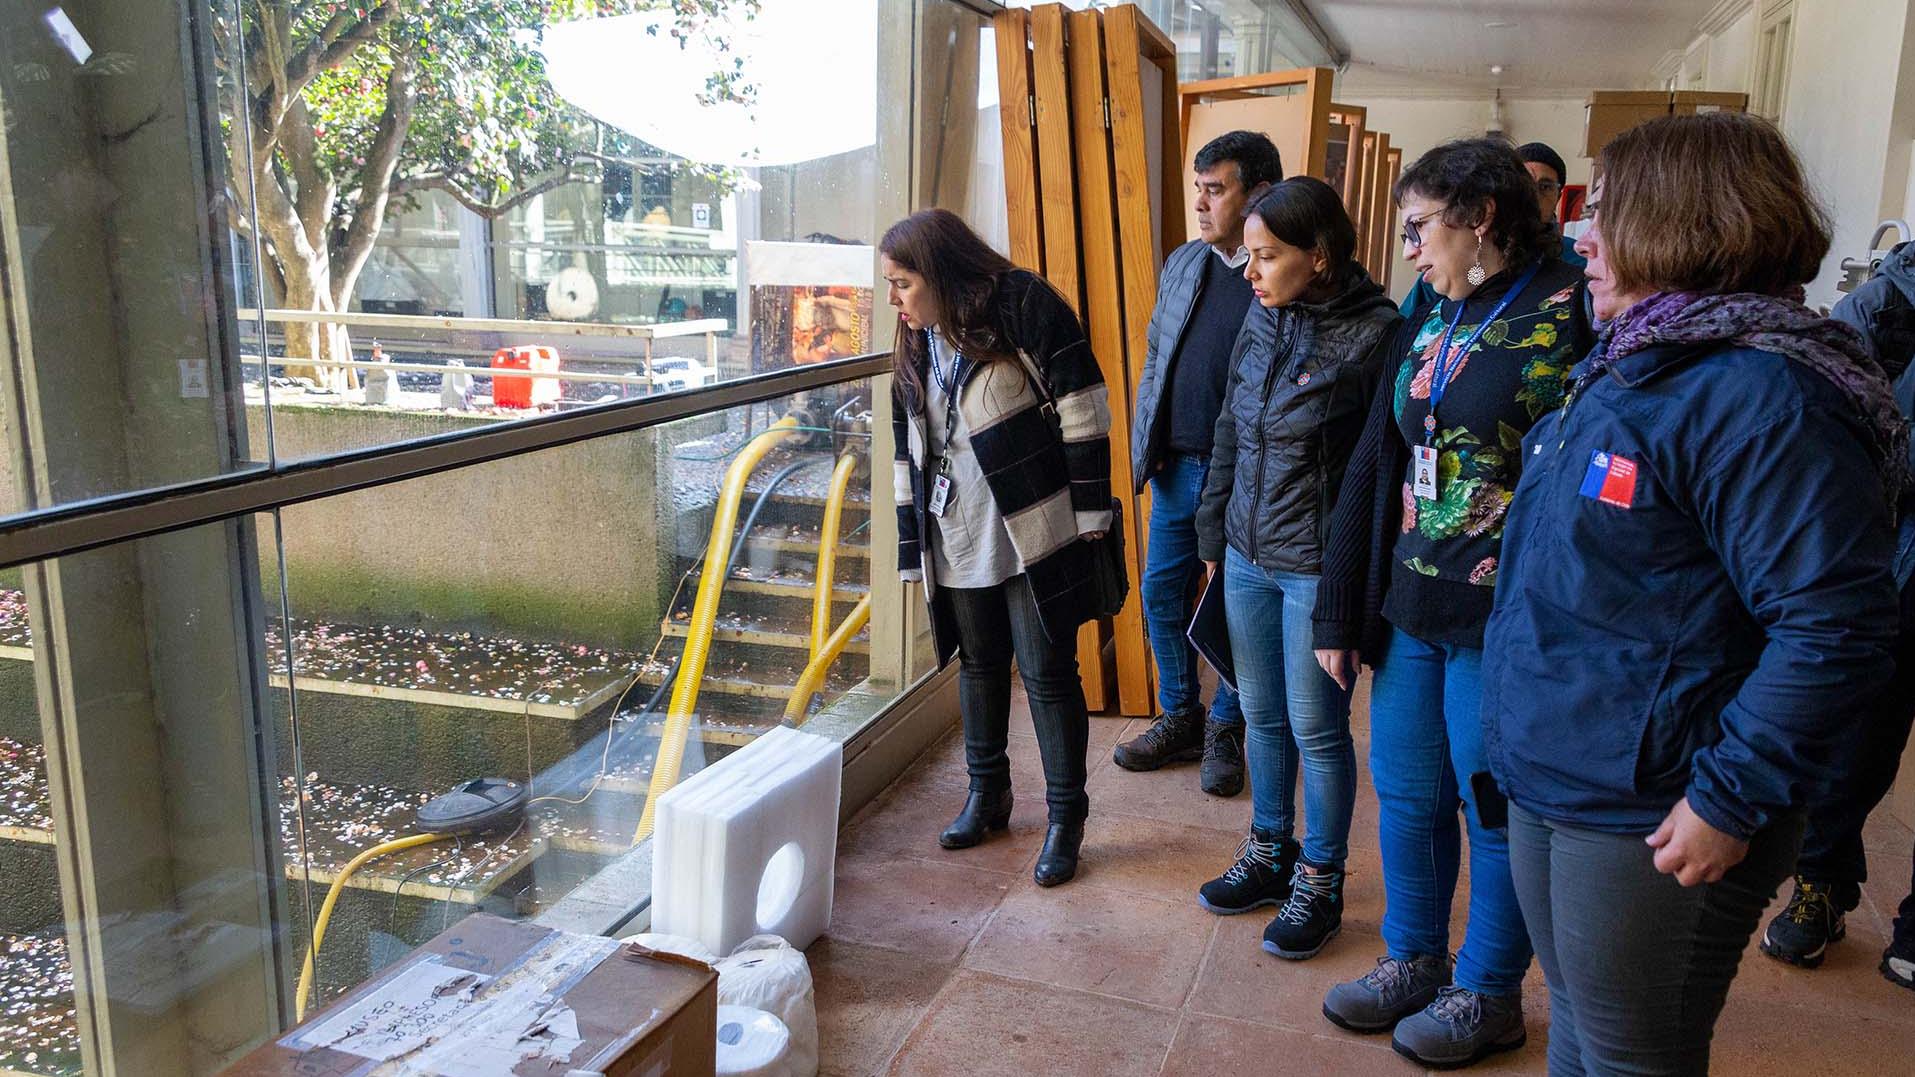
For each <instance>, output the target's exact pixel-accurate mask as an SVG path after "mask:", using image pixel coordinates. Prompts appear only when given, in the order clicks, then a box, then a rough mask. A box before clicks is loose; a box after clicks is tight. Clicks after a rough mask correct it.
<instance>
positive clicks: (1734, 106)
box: [1583, 90, 1749, 157]
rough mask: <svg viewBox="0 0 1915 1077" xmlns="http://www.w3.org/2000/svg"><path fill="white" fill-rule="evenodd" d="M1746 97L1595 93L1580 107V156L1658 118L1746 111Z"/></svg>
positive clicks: (1657, 92) (1686, 92)
mask: <svg viewBox="0 0 1915 1077" xmlns="http://www.w3.org/2000/svg"><path fill="white" fill-rule="evenodd" d="M1748 110H1749V95H1748V94H1745V93H1714V92H1710V91H1705V90H1674V91H1670V90H1597V91H1595V92H1594V93H1592V94H1590V95H1589V99H1588V101H1586V102H1585V103H1584V105H1583V156H1584V157H1594V156H1596V155H1597V154H1599V153H1601V152H1602V148H1603V147H1604V146H1607V145H1609V140H1610V139H1612V138H1615V137H1616V136H1617V135H1620V134H1622V133H1623V132H1624V131H1627V130H1629V129H1630V128H1631V127H1634V126H1636V125H1637V124H1639V123H1647V122H1649V121H1650V120H1653V119H1655V118H1656V117H1658V116H1669V115H1676V116H1688V115H1692V114H1694V113H1698V112H1747V111H1748Z"/></svg>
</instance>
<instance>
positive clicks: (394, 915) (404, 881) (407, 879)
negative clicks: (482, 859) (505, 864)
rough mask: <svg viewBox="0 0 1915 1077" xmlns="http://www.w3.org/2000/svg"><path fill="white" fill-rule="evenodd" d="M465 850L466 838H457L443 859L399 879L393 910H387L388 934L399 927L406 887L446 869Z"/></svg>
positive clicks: (394, 893) (393, 893) (413, 870)
mask: <svg viewBox="0 0 1915 1077" xmlns="http://www.w3.org/2000/svg"><path fill="white" fill-rule="evenodd" d="M464 850H465V838H463V837H455V838H454V839H453V840H452V851H451V852H449V853H447V854H446V855H445V857H444V858H443V859H440V860H434V861H433V862H432V863H430V864H424V865H421V866H420V867H416V868H413V869H412V870H411V871H408V872H406V873H405V874H404V875H402V876H400V877H399V885H398V886H397V887H396V888H395V889H394V890H393V891H392V908H390V909H388V910H386V934H388V935H390V934H393V933H394V932H393V929H394V927H396V926H397V925H396V921H397V920H398V919H399V899H400V898H401V897H404V896H405V892H406V887H407V886H410V885H411V884H412V880H414V879H416V878H418V877H419V876H420V875H423V874H425V873H426V872H428V871H431V870H432V869H433V868H438V867H444V866H445V865H447V864H450V863H452V860H453V858H454V857H457V856H458V855H459V854H460V853H461V852H463V851H464Z"/></svg>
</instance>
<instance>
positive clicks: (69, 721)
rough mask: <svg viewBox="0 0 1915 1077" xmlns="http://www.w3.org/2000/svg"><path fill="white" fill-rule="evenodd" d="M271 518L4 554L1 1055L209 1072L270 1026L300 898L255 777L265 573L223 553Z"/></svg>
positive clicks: (292, 846)
mask: <svg viewBox="0 0 1915 1077" xmlns="http://www.w3.org/2000/svg"><path fill="white" fill-rule="evenodd" d="M264 523H265V527H264V528H263V529H262V528H259V527H256V526H255V525H254V524H253V523H252V522H237V523H231V524H219V525H210V526H206V527H201V528H197V529H194V530H191V531H186V532H182V533H179V534H175V535H171V536H166V537H163V538H155V539H148V540H143V541H140V542H132V543H125V544H121V545H118V546H112V547H107V548H105V549H101V550H97V551H93V552H90V553H86V554H78V555H74V556H69V557H63V558H60V559H58V560H57V561H51V562H46V563H43V564H36V565H29V566H27V567H25V568H24V569H11V570H6V571H4V572H0V878H4V879H5V880H6V885H5V886H3V887H0V1072H4V1073H9V1074H11V1073H27V1074H79V1073H98V1072H108V1071H109V1066H108V1064H109V1062H110V1065H111V1071H113V1072H119V1073H153V1074H210V1073H213V1072H215V1071H216V1070H218V1069H219V1068H220V1067H221V1066H223V1065H224V1064H226V1063H227V1062H230V1061H232V1059H233V1058H235V1057H237V1055H238V1054H239V1053H241V1052H243V1051H244V1050H246V1049H247V1048H249V1047H251V1046H252V1045H254V1044H256V1043H258V1042H260V1041H262V1040H263V1039H264V1038H265V1037H266V1036H267V1035H269V1034H270V1033H271V1032H272V1031H274V1029H276V1028H277V1027H278V1025H279V1022H280V1003H281V999H282V998H283V997H285V995H286V994H287V992H288V991H289V990H290V989H291V988H292V986H293V984H292V982H291V979H290V975H291V973H290V972H289V970H290V969H291V968H292V967H293V966H292V964H291V961H290V960H289V959H290V958H291V957H292V956H293V954H294V950H293V949H292V936H293V935H294V932H291V931H289V930H288V925H289V924H292V923H294V922H303V917H304V911H303V909H301V908H300V907H299V906H298V905H297V904H295V903H292V902H290V901H289V900H288V899H289V897H290V895H289V893H288V891H289V889H291V888H290V887H289V885H288V883H289V882H291V881H293V880H295V879H297V878H298V877H299V876H300V875H301V874H302V873H303V869H301V868H300V867H299V866H298V860H297V857H296V855H295V851H296V848H297V842H296V837H297V833H296V827H292V826H290V825H288V821H287V820H285V819H283V818H280V817H279V816H278V811H277V808H276V805H274V804H273V803H272V802H270V801H269V800H268V799H266V798H265V797H263V796H262V795H261V790H262V787H263V786H264V785H265V784H267V783H268V782H269V781H270V774H271V768H272V765H273V764H272V750H273V745H272V741H271V737H270V729H269V726H270V723H265V722H263V721H262V719H261V715H262V714H263V712H264V711H266V710H268V709H270V703H269V702H268V699H269V697H270V695H271V689H270V688H268V687H267V685H266V683H265V681H264V679H263V678H262V677H261V676H259V675H258V671H260V670H262V669H263V668H264V667H263V664H262V662H261V656H260V655H259V654H258V645H259V632H260V629H261V627H262V626H263V625H264V623H265V607H266V605H267V604H268V603H269V602H276V601H277V598H278V593H279V587H278V581H277V578H276V576H269V577H266V579H267V581H268V586H267V587H265V588H262V586H261V577H259V576H258V575H255V574H254V573H252V572H240V571H235V568H236V566H240V565H250V564H253V563H254V562H256V561H258V560H260V558H259V556H258V549H259V544H260V542H261V541H262V540H263V541H264V543H265V544H266V546H267V547H268V548H270V546H271V543H272V536H271V530H270V527H271V521H270V520H266V521H265V522H264ZM269 563H270V562H269ZM49 625H51V626H57V627H55V628H48V627H47V626H49ZM282 835H283V837H282ZM83 1030H86V1031H85V1033H84V1034H83Z"/></svg>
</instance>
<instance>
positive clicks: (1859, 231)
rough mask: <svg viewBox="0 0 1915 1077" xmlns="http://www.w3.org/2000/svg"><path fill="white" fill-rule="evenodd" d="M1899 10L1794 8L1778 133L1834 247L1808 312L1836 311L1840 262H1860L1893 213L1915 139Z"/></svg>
mask: <svg viewBox="0 0 1915 1077" xmlns="http://www.w3.org/2000/svg"><path fill="white" fill-rule="evenodd" d="M1908 7H1909V5H1908V3H1907V0H1799V2H1798V3H1797V5H1796V17H1795V43H1794V47H1793V49H1792V52H1791V56H1790V63H1789V84H1788V91H1787V97H1786V99H1785V100H1784V103H1783V109H1782V130H1783V133H1784V134H1786V135H1787V136H1788V137H1789V141H1790V142H1791V143H1792V144H1793V145H1794V147H1795V150H1796V152H1797V153H1798V154H1799V155H1801V158H1802V161H1803V164H1804V165H1805V166H1806V167H1807V169H1808V172H1809V177H1810V180H1811V181H1812V182H1813V183H1814V184H1815V188H1816V193H1817V194H1818V195H1819V196H1820V197H1821V199H1822V202H1823V204H1824V205H1825V206H1826V207H1827V208H1828V210H1829V214H1830V217H1831V220H1832V222H1833V224H1834V226H1835V243H1834V247H1833V248H1832V249H1831V250H1830V252H1829V257H1828V259H1827V260H1826V261H1825V262H1824V263H1823V265H1822V273H1821V274H1820V275H1819V276H1818V277H1816V279H1815V281H1814V283H1812V284H1811V285H1810V286H1809V302H1810V303H1811V304H1824V303H1833V302H1834V301H1835V299H1836V291H1835V284H1836V281H1838V280H1839V279H1840V278H1841V268H1840V263H1841V260H1842V259H1843V258H1844V257H1850V256H1859V255H1861V254H1862V253H1864V248H1865V247H1866V246H1867V244H1868V238H1869V234H1870V233H1871V232H1872V231H1874V228H1875V225H1876V222H1877V221H1879V220H1880V219H1881V217H1882V216H1883V215H1884V212H1885V211H1887V212H1891V213H1892V212H1895V211H1897V210H1898V209H1899V208H1900V207H1899V206H1898V205H1897V203H1899V202H1900V201H1901V200H1902V197H1903V192H1904V191H1905V189H1906V186H1907V175H1906V172H1907V169H1908V151H1907V149H1906V147H1907V141H1908V138H1909V137H1911V135H1915V101H1911V100H1910V98H1911V95H1915V63H1911V64H1908V65H1906V66H1905V65H1904V62H1903V61H1904V56H1905V54H1907V53H1909V51H1910V48H1909V46H1910V45H1911V44H1915V42H1910V41H1909V38H1908V34H1909V31H1910V29H1911V27H1910V25H1909V10H1908ZM1898 103H1900V104H1901V105H1902V107H1900V108H1898V107H1897V105H1898ZM1898 128H1899V129H1901V137H1900V138H1899V139H1897V138H1894V137H1893V135H1894V134H1895V133H1896V132H1897V129H1898ZM1891 143H1893V146H1892V148H1891Z"/></svg>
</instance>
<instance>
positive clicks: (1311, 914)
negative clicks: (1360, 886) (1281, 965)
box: [1263, 860, 1343, 961]
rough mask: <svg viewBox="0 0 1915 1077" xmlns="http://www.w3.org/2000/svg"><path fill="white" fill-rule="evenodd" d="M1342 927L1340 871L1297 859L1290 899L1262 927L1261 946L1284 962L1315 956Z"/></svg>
mask: <svg viewBox="0 0 1915 1077" xmlns="http://www.w3.org/2000/svg"><path fill="white" fill-rule="evenodd" d="M1342 930H1343V872H1341V871H1337V870H1332V869H1330V868H1328V867H1320V866H1318V865H1316V864H1311V863H1309V862H1308V861H1305V860H1298V861H1297V871H1296V874H1295V875H1294V876H1293V877H1292V878H1291V880H1290V900H1288V901H1286V902H1284V903H1283V908H1281V909H1279V910H1277V915H1276V918H1275V919H1273V920H1271V921H1270V926H1269V927H1266V928H1264V929H1263V948H1264V949H1265V950H1268V951H1269V952H1271V953H1273V954H1275V955H1277V956H1278V957H1281V958H1283V959H1284V960H1286V961H1303V960H1305V959H1307V958H1312V957H1315V956H1317V954H1318V952H1320V951H1321V950H1322V949H1323V946H1324V944H1325V943H1327V942H1329V941H1330V940H1331V939H1334V938H1336V937H1337V933H1338V932H1340V931H1342Z"/></svg>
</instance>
